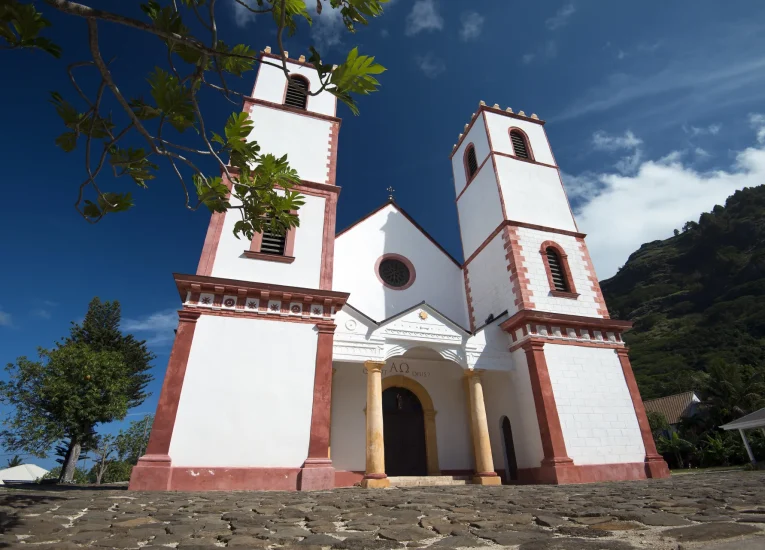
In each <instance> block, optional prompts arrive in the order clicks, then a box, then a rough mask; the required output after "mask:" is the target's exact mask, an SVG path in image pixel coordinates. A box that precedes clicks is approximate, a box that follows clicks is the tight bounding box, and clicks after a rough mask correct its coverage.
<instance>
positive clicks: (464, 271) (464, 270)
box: [462, 266, 476, 332]
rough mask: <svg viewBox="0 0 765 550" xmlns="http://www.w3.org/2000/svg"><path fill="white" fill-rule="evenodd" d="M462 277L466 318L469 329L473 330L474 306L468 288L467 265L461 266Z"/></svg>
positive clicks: (474, 323)
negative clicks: (465, 300) (468, 322)
mask: <svg viewBox="0 0 765 550" xmlns="http://www.w3.org/2000/svg"><path fill="white" fill-rule="evenodd" d="M462 277H463V279H464V280H465V298H466V299H467V308H468V319H469V320H470V331H471V332H475V327H476V322H475V308H474V307H473V297H472V295H471V290H470V275H469V273H468V268H467V266H464V267H463V268H462Z"/></svg>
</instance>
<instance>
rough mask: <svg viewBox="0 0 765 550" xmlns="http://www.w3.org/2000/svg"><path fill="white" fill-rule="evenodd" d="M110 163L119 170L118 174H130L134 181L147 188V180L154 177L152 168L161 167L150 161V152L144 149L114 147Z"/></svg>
mask: <svg viewBox="0 0 765 550" xmlns="http://www.w3.org/2000/svg"><path fill="white" fill-rule="evenodd" d="M110 153H111V156H110V157H109V164H111V165H112V166H114V168H115V169H116V170H117V176H118V177H119V176H125V175H128V176H130V177H131V178H132V179H133V181H135V182H136V183H137V184H138V185H140V186H141V187H143V188H146V180H151V179H154V177H155V176H154V174H153V173H152V172H151V170H158V169H159V167H158V166H157V165H156V164H154V163H153V162H150V161H149V159H148V156H149V155H148V154H147V153H146V151H145V150H144V149H133V148H132V147H130V148H128V149H119V148H116V147H115V148H114V149H113V150H112V151H110Z"/></svg>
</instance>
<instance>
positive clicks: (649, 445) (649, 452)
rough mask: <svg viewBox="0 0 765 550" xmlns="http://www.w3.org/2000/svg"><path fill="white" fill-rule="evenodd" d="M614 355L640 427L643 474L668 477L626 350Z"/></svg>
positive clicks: (623, 349) (667, 467)
mask: <svg viewBox="0 0 765 550" xmlns="http://www.w3.org/2000/svg"><path fill="white" fill-rule="evenodd" d="M616 355H618V356H619V362H620V363H621V364H622V372H623V373H624V380H625V381H626V382H627V388H628V389H629V390H630V396H631V397H632V406H633V407H634V408H635V416H637V421H638V425H639V426H640V434H641V435H642V436H643V446H644V447H645V474H646V476H648V477H657V478H658V477H669V466H667V463H666V462H665V461H664V458H663V457H662V456H661V455H660V454H659V453H657V452H656V444H655V443H654V441H653V434H652V433H651V425H650V424H649V423H648V415H647V414H646V413H645V407H644V406H643V400H642V399H641V397H640V390H638V385H637V381H636V380H635V373H633V372H632V365H631V364H630V358H629V355H628V354H627V348H619V349H617V350H616Z"/></svg>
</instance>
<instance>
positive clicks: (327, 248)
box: [319, 193, 337, 290]
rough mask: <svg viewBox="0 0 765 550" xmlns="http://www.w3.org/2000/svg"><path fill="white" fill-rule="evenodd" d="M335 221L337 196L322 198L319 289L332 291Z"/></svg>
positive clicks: (334, 194) (331, 195)
mask: <svg viewBox="0 0 765 550" xmlns="http://www.w3.org/2000/svg"><path fill="white" fill-rule="evenodd" d="M336 221H337V194H336V193H330V194H327V195H325V197H324V228H323V231H324V233H323V235H322V240H321V273H320V275H319V288H320V289H322V290H332V275H333V273H334V264H335V224H336Z"/></svg>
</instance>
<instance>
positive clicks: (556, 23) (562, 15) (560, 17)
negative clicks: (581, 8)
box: [545, 3, 576, 31]
mask: <svg viewBox="0 0 765 550" xmlns="http://www.w3.org/2000/svg"><path fill="white" fill-rule="evenodd" d="M575 12H576V6H574V4H573V3H568V4H566V5H565V6H563V7H562V8H560V9H559V10H558V11H557V12H556V14H555V15H553V16H552V17H550V18H549V19H548V20H547V21H545V25H547V28H548V29H550V30H551V31H554V30H555V29H559V28H561V27H564V26H566V25H567V24H568V21H569V19H571V16H572V15H574V13H575Z"/></svg>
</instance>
